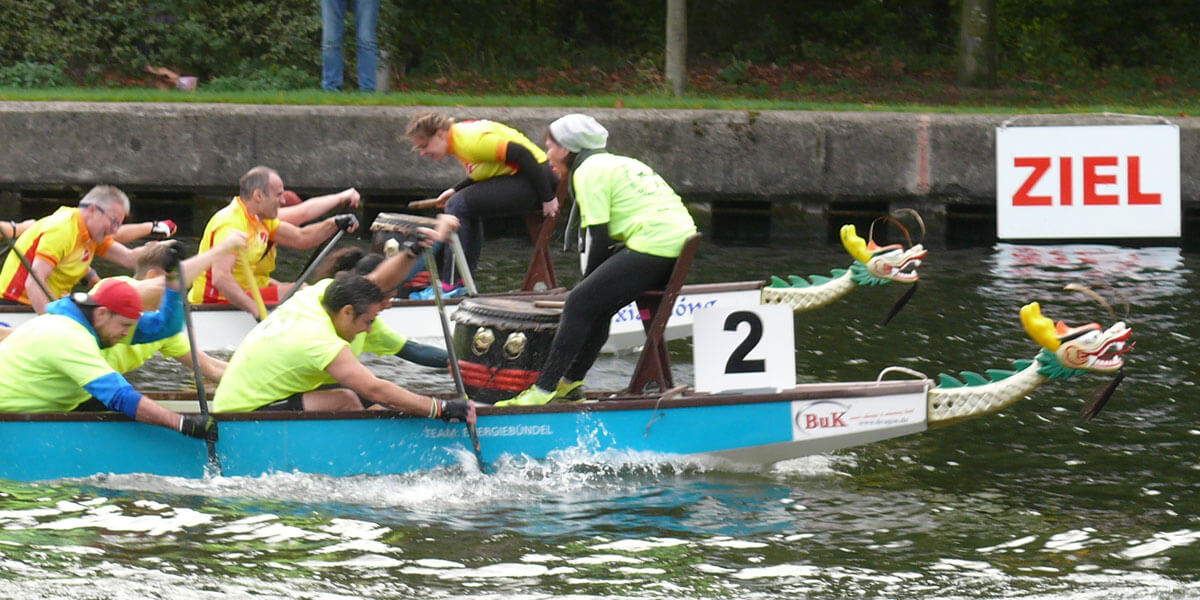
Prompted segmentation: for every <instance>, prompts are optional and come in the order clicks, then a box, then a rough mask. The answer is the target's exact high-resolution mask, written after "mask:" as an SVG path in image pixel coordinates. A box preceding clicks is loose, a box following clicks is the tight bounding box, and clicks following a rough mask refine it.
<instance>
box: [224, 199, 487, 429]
mask: <svg viewBox="0 0 1200 600" xmlns="http://www.w3.org/2000/svg"><path fill="white" fill-rule="evenodd" d="M457 226H458V222H457V220H456V219H454V218H453V217H450V216H448V215H442V216H440V217H439V218H438V223H437V227H436V229H424V230H422V233H424V234H425V235H426V236H427V237H426V238H425V239H424V240H423V241H422V242H420V245H428V244H431V243H432V242H433V241H436V240H442V239H445V237H446V236H447V235H449V233H450V232H451V231H453V230H454V229H455V228H456V227H457ZM418 247H420V246H419V245H418ZM416 256H417V252H416V249H415V248H413V247H412V246H411V245H410V246H409V247H408V248H407V249H406V250H404V251H401V252H400V253H399V254H397V255H396V256H393V257H391V258H389V259H386V260H384V261H383V263H381V264H380V265H379V266H378V267H377V268H375V270H374V271H372V272H371V274H370V275H367V276H365V277H364V276H362V275H358V274H355V273H351V272H342V273H339V274H338V275H337V276H336V277H334V278H333V279H325V280H322V281H319V282H317V283H315V284H313V285H311V286H308V287H306V288H304V289H303V290H300V291H299V292H297V293H296V295H295V296H293V297H292V298H291V299H290V300H288V301H287V302H286V303H284V304H283V305H281V306H279V307H278V308H277V309H275V312H273V313H271V315H270V316H269V317H267V318H266V320H264V321H263V322H262V323H259V324H258V325H257V326H255V328H254V329H252V330H251V331H250V333H249V334H248V335H247V336H246V338H245V339H244V340H242V343H241V345H240V346H238V349H237V351H235V352H234V353H233V357H232V358H231V359H230V360H229V368H228V369H226V371H225V376H224V377H223V378H222V379H221V384H220V385H218V386H217V393H216V395H215V397H214V398H213V410H214V411H216V412H248V411H254V410H294V411H342V410H362V409H363V401H364V400H365V401H369V402H373V403H375V404H377V405H382V406H380V408H389V409H392V410H399V411H403V412H406V413H409V414H414V415H419V416H426V417H429V418H442V419H448V420H449V419H457V420H467V421H470V422H474V419H475V408H474V405H473V404H472V403H471V402H470V401H469V400H465V399H456V400H439V399H435V398H430V397H427V396H422V395H420V394H415V393H413V392H410V391H408V390H406V389H404V388H402V387H400V386H398V385H396V384H394V383H392V382H390V381H386V380H383V379H380V378H378V377H376V376H375V375H374V374H373V373H371V371H370V370H369V369H367V367H366V366H364V365H363V364H362V363H361V362H359V360H358V357H357V356H356V354H355V350H354V344H358V343H360V341H361V343H365V340H366V336H367V333H368V332H370V331H372V330H373V329H374V327H375V326H376V325H377V324H376V323H375V317H376V316H377V315H378V314H379V311H380V310H381V309H382V308H383V307H384V298H385V295H384V291H383V290H392V289H395V288H396V286H397V285H399V283H400V281H401V280H402V279H403V277H404V275H405V274H406V273H408V269H409V268H410V266H411V264H412V261H413V259H415V258H416ZM373 408H375V407H373Z"/></svg>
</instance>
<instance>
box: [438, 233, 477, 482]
mask: <svg viewBox="0 0 1200 600" xmlns="http://www.w3.org/2000/svg"><path fill="white" fill-rule="evenodd" d="M425 263H426V266H428V267H429V280H430V281H431V282H432V283H431V285H433V300H434V302H435V303H436V304H437V309H438V317H441V320H442V337H444V338H445V340H446V354H447V355H448V356H449V357H450V374H451V375H453V376H454V387H455V389H456V390H457V391H458V396H459V397H460V398H462V399H463V400H466V399H467V386H466V384H465V383H463V376H462V370H461V369H460V368H459V366H458V355H457V353H456V352H455V351H454V336H453V335H451V334H450V321H449V320H447V319H446V307H445V306H444V305H443V304H442V281H441V279H439V278H438V272H437V261H435V260H434V259H433V250H431V249H429V248H426V249H425ZM467 433H468V434H470V435H471V446H472V447H473V448H474V450H475V463H476V464H477V465H479V472H480V473H487V470H486V469H485V468H484V464H483V453H482V452H481V451H480V449H479V432H478V431H476V430H475V424H474V423H471V422H467Z"/></svg>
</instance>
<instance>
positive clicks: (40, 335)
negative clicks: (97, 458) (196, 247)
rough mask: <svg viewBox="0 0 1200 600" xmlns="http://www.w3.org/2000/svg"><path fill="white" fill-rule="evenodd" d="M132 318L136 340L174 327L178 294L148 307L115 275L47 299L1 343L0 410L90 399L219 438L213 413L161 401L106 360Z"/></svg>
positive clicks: (179, 318)
mask: <svg viewBox="0 0 1200 600" xmlns="http://www.w3.org/2000/svg"><path fill="white" fill-rule="evenodd" d="M171 279H174V281H168V288H172V287H174V288H177V287H178V285H179V283H178V280H177V278H171ZM172 305H174V306H172ZM135 324H136V325H137V330H136V332H135V334H134V338H135V340H134V341H135V342H138V341H142V340H144V341H153V339H160V338H161V337H162V336H169V335H173V334H174V333H176V332H178V331H179V329H180V328H181V327H182V326H183V313H182V305H180V298H179V294H178V292H177V291H175V290H174V289H172V290H171V291H170V292H169V293H166V294H164V297H163V303H162V305H161V306H160V307H159V310H158V311H155V312H147V313H143V312H142V299H141V296H140V295H139V294H138V292H137V290H135V289H134V288H133V286H131V285H129V284H128V283H126V282H124V281H120V280H116V279H112V280H106V281H103V282H101V283H100V285H99V286H98V287H96V289H94V290H93V291H92V293H90V294H85V293H76V294H71V295H69V296H67V297H65V298H61V299H59V300H56V301H54V302H51V303H50V304H48V305H47V306H46V313H45V314H43V315H40V316H38V317H36V318H34V319H33V320H31V321H29V322H27V323H25V324H24V325H22V326H20V327H17V328H16V329H15V330H13V332H12V334H11V335H9V336H8V337H7V338H6V339H5V340H4V341H3V342H0V412H67V411H71V410H75V409H76V408H77V407H78V406H79V405H80V404H83V403H84V402H85V401H87V400H88V398H95V399H96V400H98V401H99V402H100V403H102V404H103V405H104V406H105V407H107V408H108V409H110V410H114V411H119V412H123V413H125V414H126V415H129V416H130V417H131V418H133V419H135V420H137V421H141V422H142V423H148V424H151V425H159V426H161V427H167V428H170V429H173V430H175V431H178V432H180V433H182V434H184V435H187V436H191V437H196V438H208V439H216V434H217V429H216V423H215V422H214V421H213V420H212V419H211V418H202V417H200V416H198V415H180V414H178V413H175V412H172V411H170V410H168V409H166V408H164V407H162V406H161V405H159V404H158V403H156V402H155V401H153V400H151V399H150V398H147V397H145V396H143V395H142V394H141V393H140V392H138V391H137V390H135V389H133V386H132V385H130V384H129V382H128V381H126V380H125V378H124V377H123V376H121V374H119V373H117V372H116V371H114V370H113V368H112V367H111V366H109V364H108V363H107V362H105V360H104V357H103V356H101V354H100V349H101V348H105V347H108V346H111V345H113V344H115V343H117V342H119V341H121V340H122V339H123V338H124V337H125V336H126V335H127V334H128V333H129V330H130V328H132V327H133V326H134V325H135ZM139 336H141V337H140V338H139ZM155 336H158V337H155Z"/></svg>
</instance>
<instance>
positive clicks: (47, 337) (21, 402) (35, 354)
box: [0, 314, 113, 412]
mask: <svg viewBox="0 0 1200 600" xmlns="http://www.w3.org/2000/svg"><path fill="white" fill-rule="evenodd" d="M112 372H113V368H112V367H110V366H109V365H108V363H106V362H104V358H103V357H101V356H100V347H99V345H98V344H97V342H96V336H94V335H93V334H92V332H90V331H88V330H87V328H86V327H84V326H83V325H81V324H80V323H79V322H78V321H75V320H74V319H71V318H70V317H64V316H62V315H55V314H44V315H41V316H38V317H36V318H34V319H33V320H31V321H29V322H27V323H25V324H24V325H21V326H20V327H17V328H16V329H14V330H13V332H12V334H11V335H9V336H8V338H6V339H5V340H4V343H0V412H67V411H71V410H74V409H75V407H77V406H79V405H80V404H82V403H83V401H84V400H87V399H88V398H90V397H91V394H89V393H88V392H87V391H86V390H84V388H83V386H84V385H85V384H87V383H90V382H91V381H93V380H95V379H97V378H99V377H102V376H104V375H107V374H109V373H112Z"/></svg>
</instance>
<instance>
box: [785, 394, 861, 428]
mask: <svg viewBox="0 0 1200 600" xmlns="http://www.w3.org/2000/svg"><path fill="white" fill-rule="evenodd" d="M849 412H850V408H849V407H847V406H846V405H845V404H842V403H840V402H833V401H829V400H825V401H821V402H813V403H812V404H809V405H808V406H807V407H805V408H804V409H803V410H801V411H799V412H797V413H796V417H795V419H796V422H795V425H796V428H797V429H799V430H801V431H820V430H825V429H841V428H845V427H849V424H848V423H846V414H847V413H849Z"/></svg>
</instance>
